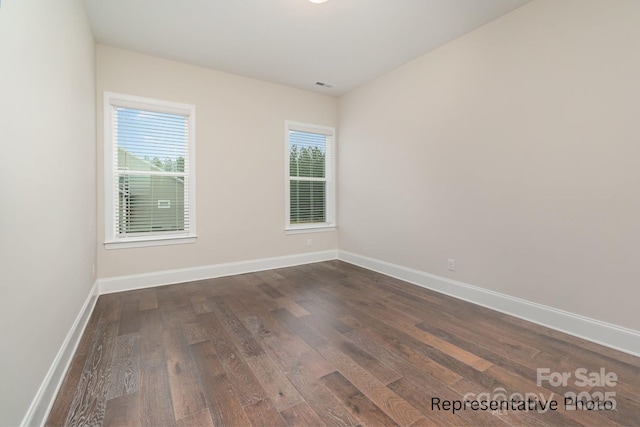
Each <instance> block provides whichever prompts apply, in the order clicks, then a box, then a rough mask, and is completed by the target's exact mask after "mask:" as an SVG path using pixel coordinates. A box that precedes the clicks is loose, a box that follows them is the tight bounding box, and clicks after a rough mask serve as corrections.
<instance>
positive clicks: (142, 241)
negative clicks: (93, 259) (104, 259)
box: [104, 236, 196, 249]
mask: <svg viewBox="0 0 640 427" xmlns="http://www.w3.org/2000/svg"><path fill="white" fill-rule="evenodd" d="M195 242H196V236H180V237H169V236H158V237H156V238H150V237H143V238H138V239H131V240H117V241H110V242H105V243H104V247H105V249H125V248H144V247H148V246H167V245H185V244H189V243H195Z"/></svg>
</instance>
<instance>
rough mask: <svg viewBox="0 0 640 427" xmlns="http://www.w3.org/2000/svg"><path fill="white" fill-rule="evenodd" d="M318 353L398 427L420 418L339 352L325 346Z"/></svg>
mask: <svg viewBox="0 0 640 427" xmlns="http://www.w3.org/2000/svg"><path fill="white" fill-rule="evenodd" d="M320 352H321V354H322V355H323V356H324V357H325V358H326V359H327V360H329V361H330V362H331V363H333V364H334V365H335V366H336V367H337V368H338V371H339V372H340V373H341V374H342V375H343V376H344V377H345V378H347V379H348V380H349V382H350V383H351V384H353V385H354V386H355V387H356V388H357V389H358V390H360V391H361V392H362V393H363V394H364V395H365V396H366V397H368V398H369V399H370V400H371V401H372V402H373V403H375V404H376V406H377V407H378V408H380V409H381V410H382V411H384V413H386V414H387V415H388V416H389V417H391V418H392V419H393V420H394V421H395V422H396V423H398V424H399V425H401V426H409V425H411V424H413V423H414V422H415V421H417V420H418V419H419V418H420V417H421V414H420V412H419V411H418V410H416V409H415V408H414V407H413V406H411V405H410V404H409V403H407V401H406V400H404V399H403V398H402V397H400V396H398V395H397V394H395V393H394V392H393V391H391V390H390V389H388V388H387V387H386V386H385V385H384V384H382V383H381V382H380V381H378V380H377V379H376V378H375V377H373V376H372V375H371V374H369V373H368V372H367V371H365V370H364V369H363V368H361V367H360V366H359V365H358V364H357V363H355V362H354V361H353V360H351V359H349V358H348V357H347V356H345V355H344V354H343V353H341V352H340V351H338V350H336V349H334V348H333V347H332V346H325V347H323V348H321V349H320Z"/></svg>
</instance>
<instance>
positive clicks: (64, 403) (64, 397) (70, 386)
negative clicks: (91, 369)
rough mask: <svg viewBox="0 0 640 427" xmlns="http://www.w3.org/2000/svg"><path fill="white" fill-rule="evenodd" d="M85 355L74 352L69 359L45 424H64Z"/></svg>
mask: <svg viewBox="0 0 640 427" xmlns="http://www.w3.org/2000/svg"><path fill="white" fill-rule="evenodd" d="M83 339H84V337H83ZM86 356H87V355H86V354H84V355H83V354H80V355H79V354H76V356H75V357H74V358H73V359H72V360H71V365H70V366H69V369H68V371H67V374H66V375H65V378H64V381H63V383H62V386H61V387H60V392H59V393H58V395H57V396H56V399H55V401H54V403H53V407H52V409H51V412H50V413H49V416H48V418H47V421H46V425H47V426H48V427H49V426H63V425H64V423H65V421H66V419H67V414H68V413H69V409H70V408H71V403H72V402H73V397H74V396H75V392H76V389H77V387H78V383H79V381H80V378H81V376H82V370H83V369H84V364H85V362H86V359H87V357H86Z"/></svg>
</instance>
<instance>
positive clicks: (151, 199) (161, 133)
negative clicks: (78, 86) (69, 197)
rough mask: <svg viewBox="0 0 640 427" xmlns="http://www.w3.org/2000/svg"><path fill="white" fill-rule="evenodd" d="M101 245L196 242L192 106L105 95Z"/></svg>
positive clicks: (127, 245) (120, 245) (193, 110)
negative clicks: (103, 214)
mask: <svg viewBox="0 0 640 427" xmlns="http://www.w3.org/2000/svg"><path fill="white" fill-rule="evenodd" d="M104 114H105V140H104V146H105V162H104V163H105V246H106V247H107V248H109V249H114V248H119V247H131V246H151V245H162V244H176V243H192V242H194V241H195V231H196V229H195V181H194V178H195V167H194V166H195V165H194V154H195V151H194V150H195V137H194V130H195V107H194V106H192V105H186V104H178V103H173V102H166V101H158V100H155V99H149V98H140V97H135V96H129V95H120V94H116V93H110V92H105V95H104Z"/></svg>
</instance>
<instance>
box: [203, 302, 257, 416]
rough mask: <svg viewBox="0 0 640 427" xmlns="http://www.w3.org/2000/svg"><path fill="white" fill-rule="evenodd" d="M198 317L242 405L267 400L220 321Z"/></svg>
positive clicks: (213, 318) (209, 316)
mask: <svg viewBox="0 0 640 427" xmlns="http://www.w3.org/2000/svg"><path fill="white" fill-rule="evenodd" d="M198 317H199V320H200V323H201V325H202V327H203V328H204V329H205V330H206V331H207V332H208V334H209V336H210V337H211V342H212V343H213V345H214V347H215V349H216V354H217V356H218V359H219V360H220V362H221V363H222V367H223V369H224V371H225V374H226V375H227V378H228V379H229V380H230V381H231V383H232V384H233V387H234V389H235V391H236V395H237V396H238V400H239V401H240V404H241V405H242V406H245V405H250V404H252V403H255V402H260V401H262V400H264V399H266V398H267V396H266V393H265V391H264V389H263V388H262V386H261V385H260V383H259V382H258V380H257V379H256V377H255V375H254V373H253V371H251V369H250V368H249V366H248V365H247V363H246V362H245V360H244V358H243V357H242V356H241V355H240V352H239V351H238V350H237V349H236V347H235V345H234V344H233V343H232V342H231V339H230V337H229V335H228V334H227V333H226V332H225V331H224V330H223V328H222V326H221V325H220V323H219V321H218V319H217V318H216V317H215V316H213V315H206V314H203V315H200V316H198ZM254 357H255V356H254Z"/></svg>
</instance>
